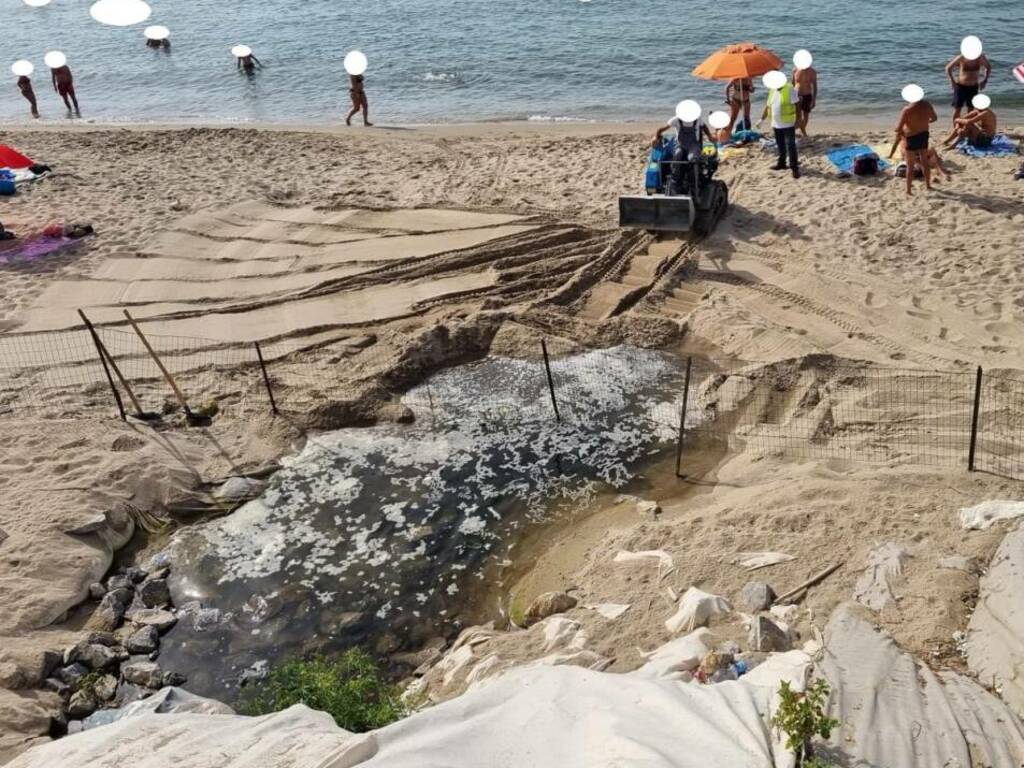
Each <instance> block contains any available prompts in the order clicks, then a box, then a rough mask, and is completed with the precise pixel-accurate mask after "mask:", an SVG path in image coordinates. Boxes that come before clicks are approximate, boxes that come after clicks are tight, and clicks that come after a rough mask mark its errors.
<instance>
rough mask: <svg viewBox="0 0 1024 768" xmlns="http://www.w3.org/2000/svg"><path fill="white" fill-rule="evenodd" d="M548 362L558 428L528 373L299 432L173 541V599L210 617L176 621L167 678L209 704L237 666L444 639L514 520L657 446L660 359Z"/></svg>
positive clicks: (567, 504) (232, 679) (523, 366)
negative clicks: (231, 509)
mask: <svg viewBox="0 0 1024 768" xmlns="http://www.w3.org/2000/svg"><path fill="white" fill-rule="evenodd" d="M552 368H553V375H554V376H555V378H556V380H557V382H558V391H559V393H560V396H561V397H562V399H563V406H562V408H563V421H562V423H561V424H558V423H557V422H555V420H554V418H553V415H552V411H551V406H550V403H549V401H548V400H547V382H546V379H545V377H544V373H543V367H542V365H541V364H540V363H539V362H536V361H523V360H512V359H503V358H490V359H487V360H484V361H481V362H479V363H476V364H472V365H469V366H463V367H460V368H455V369H450V370H448V371H445V372H442V373H441V374H439V375H437V376H435V377H434V378H433V379H432V380H431V381H430V382H428V383H427V384H424V385H423V386H422V387H420V388H417V389H415V390H413V391H411V392H410V393H409V394H408V395H407V398H408V400H409V402H411V403H416V404H420V403H424V402H428V401H432V402H433V412H432V413H431V412H430V410H429V409H427V410H424V411H421V412H419V413H418V414H417V415H418V417H419V420H420V424H421V425H413V426H406V427H403V426H399V425H383V426H377V427H372V428H366V429H344V430H339V431H336V432H331V433H328V434H324V435H320V436H317V437H314V438H312V439H310V440H309V441H308V443H307V444H306V446H305V448H304V449H303V450H302V451H301V452H300V453H298V454H297V455H295V456H293V457H291V458H289V459H288V460H286V461H285V462H284V466H283V468H282V470H280V471H279V472H278V473H277V474H276V475H275V476H274V478H273V479H272V481H271V483H270V485H269V486H268V489H267V490H266V491H265V493H264V494H263V495H262V496H261V497H260V498H259V499H257V500H254V501H252V502H249V503H248V504H246V505H245V506H243V507H242V508H240V509H239V510H237V511H236V512H235V513H233V514H232V515H230V516H228V517H225V518H222V519H218V520H214V521H211V522H209V523H206V524H203V525H199V526H195V527H192V528H189V529H184V530H182V531H181V532H179V533H178V534H177V535H176V536H175V537H174V539H173V542H172V545H171V547H170V555H171V559H172V561H173V564H174V568H173V571H172V574H173V583H172V587H173V589H174V590H175V591H176V595H175V599H176V602H178V604H180V603H181V602H183V601H184V600H186V599H199V600H200V601H201V602H202V603H203V607H204V608H206V609H215V610H216V611H219V619H218V621H216V622H214V623H213V624H212V625H210V623H209V622H207V623H206V625H205V626H204V627H203V628H202V630H197V628H196V626H195V622H191V623H190V622H188V621H183V622H180V624H179V627H176V628H175V629H174V630H173V631H172V637H171V639H170V641H169V642H168V643H166V644H165V652H164V657H163V658H165V660H166V663H167V664H168V667H169V668H182V669H194V670H196V672H195V673H194V674H193V676H192V680H191V681H190V689H191V690H195V691H196V692H200V693H203V692H206V693H213V692H220V693H221V694H223V689H224V688H225V687H227V688H230V687H232V686H233V685H235V684H236V683H237V680H238V675H239V674H241V672H242V671H244V670H245V669H248V668H249V667H251V666H252V664H253V663H254V662H257V661H260V660H263V659H267V658H270V659H275V658H279V657H280V656H282V655H285V654H287V653H289V652H295V651H296V650H297V649H304V650H309V649H310V648H318V649H330V648H332V647H334V648H337V647H343V646H345V645H347V644H350V643H352V642H360V641H363V640H366V639H367V638H371V639H372V638H374V637H376V636H379V635H380V634H381V633H385V632H387V633H391V634H393V635H394V636H396V637H397V638H398V642H399V643H406V642H408V643H415V642H416V641H417V640H423V639H424V638H425V637H429V636H431V635H436V634H438V633H446V632H449V631H454V630H455V629H457V628H458V626H459V624H458V621H457V619H456V616H457V615H458V614H459V613H460V612H461V611H464V609H465V605H464V603H465V598H464V596H466V595H471V594H473V593H474V592H476V591H479V589H480V587H481V584H482V580H484V579H485V578H487V575H488V574H494V573H495V572H496V571H497V569H498V568H499V565H500V564H501V563H503V562H507V560H508V557H509V553H510V552H511V550H512V549H513V548H514V546H515V543H516V541H517V540H518V537H519V535H520V534H521V533H522V532H523V531H524V530H525V529H526V528H527V527H528V526H533V525H536V524H539V523H542V522H543V521H545V520H548V519H552V517H554V516H563V515H570V514H573V513H574V512H575V511H578V510H582V509H584V508H586V507H587V506H588V505H589V504H591V503H592V502H593V500H594V498H595V496H596V495H597V494H599V493H602V492H607V493H611V492H612V491H613V489H619V488H622V487H623V486H625V485H626V484H627V483H629V482H630V481H631V480H632V479H633V478H634V476H635V474H636V472H637V470H638V469H639V468H641V467H643V466H644V465H645V464H646V462H648V461H649V460H650V459H651V458H652V457H653V456H655V455H657V454H659V453H660V451H661V450H662V449H664V448H665V447H666V445H669V444H671V443H672V440H673V439H674V431H672V430H671V429H669V428H667V427H666V425H665V422H666V418H665V413H666V412H670V411H671V410H672V407H667V410H666V411H665V412H662V408H663V407H664V406H663V404H664V403H666V402H668V401H671V399H672V397H674V395H675V393H676V392H678V388H679V380H680V375H681V373H680V369H679V367H678V366H677V365H676V364H675V362H674V361H673V360H672V359H670V358H668V357H667V356H664V355H662V354H659V353H655V352H642V351H637V350H628V351H627V350H621V349H616V350H605V351H601V352H590V353H587V354H586V355H583V356H580V357H577V358H573V359H570V360H562V361H554V363H553V366H552ZM638 382H642V384H640V385H639V386H640V389H638ZM428 389H429V392H428ZM499 391H500V392H505V393H507V396H506V398H505V400H504V401H503V402H498V403H497V405H496V406H495V392H499ZM441 393H443V394H444V396H443V397H440V396H439V395H440V394H441ZM424 422H425V424H424ZM257 608H258V609H257ZM353 616H356V617H357V618H355V619H353V618H352V617H353ZM345 617H348V618H345Z"/></svg>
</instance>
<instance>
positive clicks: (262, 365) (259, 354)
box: [253, 341, 277, 416]
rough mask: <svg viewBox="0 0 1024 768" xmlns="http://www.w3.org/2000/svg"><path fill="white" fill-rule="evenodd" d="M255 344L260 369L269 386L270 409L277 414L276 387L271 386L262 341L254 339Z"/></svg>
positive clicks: (264, 381)
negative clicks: (261, 347)
mask: <svg viewBox="0 0 1024 768" xmlns="http://www.w3.org/2000/svg"><path fill="white" fill-rule="evenodd" d="M253 344H254V345H255V346H256V357H257V358H258V359H259V361H260V370H261V371H263V383H264V384H265V385H266V387H267V395H268V396H269V397H270V410H272V411H273V412H274V415H275V416H276V415H277V401H276V400H274V389H273V387H271V386H270V376H268V375H267V365H266V363H264V362H263V350H262V349H260V343H259V342H258V341H254V342H253Z"/></svg>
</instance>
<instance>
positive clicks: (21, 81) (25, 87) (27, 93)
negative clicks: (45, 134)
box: [18, 75, 39, 117]
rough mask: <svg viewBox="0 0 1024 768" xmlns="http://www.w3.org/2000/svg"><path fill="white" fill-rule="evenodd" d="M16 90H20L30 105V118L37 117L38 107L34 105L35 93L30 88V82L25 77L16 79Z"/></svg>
mask: <svg viewBox="0 0 1024 768" xmlns="http://www.w3.org/2000/svg"><path fill="white" fill-rule="evenodd" d="M18 88H20V89H21V95H22V96H24V97H25V98H26V99H27V100H28V103H29V104H31V105H32V117H39V105H38V104H37V103H36V92H35V89H34V88H32V80H31V79H29V78H28V77H27V76H26V75H22V76H21V77H19V78H18Z"/></svg>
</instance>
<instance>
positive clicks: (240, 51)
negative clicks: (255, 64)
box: [231, 45, 252, 59]
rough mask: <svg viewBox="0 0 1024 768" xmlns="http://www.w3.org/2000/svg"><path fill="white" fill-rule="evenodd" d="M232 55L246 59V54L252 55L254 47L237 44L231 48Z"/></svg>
mask: <svg viewBox="0 0 1024 768" xmlns="http://www.w3.org/2000/svg"><path fill="white" fill-rule="evenodd" d="M231 55H232V56H234V57H235V58H238V59H244V58H245V57H246V56H252V48H250V47H249V46H248V45H236V46H235V47H234V48H232V49H231Z"/></svg>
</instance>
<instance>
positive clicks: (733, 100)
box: [725, 77, 754, 134]
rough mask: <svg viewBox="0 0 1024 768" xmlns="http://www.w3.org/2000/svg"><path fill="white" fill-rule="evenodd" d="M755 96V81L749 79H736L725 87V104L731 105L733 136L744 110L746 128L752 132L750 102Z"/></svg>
mask: <svg viewBox="0 0 1024 768" xmlns="http://www.w3.org/2000/svg"><path fill="white" fill-rule="evenodd" d="M753 96H754V81H753V80H751V79H750V78H749V77H735V78H733V79H732V80H730V81H729V84H728V85H726V86H725V103H726V104H728V105H729V126H728V128H729V133H730V134H732V130H733V127H734V126H735V125H736V118H738V117H739V114H740V110H741V109H742V110H743V120H744V128H745V129H746V130H748V131H749V130H750V127H751V124H750V101H751V99H752V98H753Z"/></svg>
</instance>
